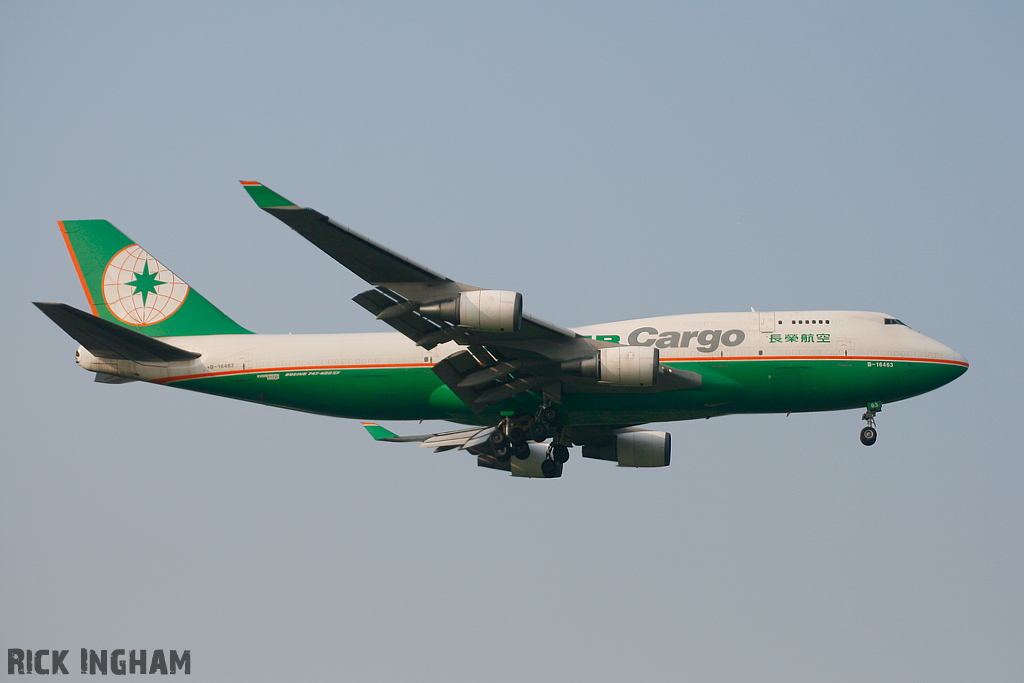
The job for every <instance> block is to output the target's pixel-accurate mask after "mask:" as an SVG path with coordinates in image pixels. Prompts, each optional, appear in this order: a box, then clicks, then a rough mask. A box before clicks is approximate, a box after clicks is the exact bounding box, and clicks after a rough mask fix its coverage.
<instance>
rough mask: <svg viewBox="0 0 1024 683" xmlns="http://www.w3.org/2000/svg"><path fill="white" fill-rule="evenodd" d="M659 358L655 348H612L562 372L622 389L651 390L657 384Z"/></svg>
mask: <svg viewBox="0 0 1024 683" xmlns="http://www.w3.org/2000/svg"><path fill="white" fill-rule="evenodd" d="M659 359H660V356H659V352H658V349H656V348H654V347H653V346H612V347H609V348H606V349H600V350H599V351H598V352H597V353H596V354H595V355H593V356H591V357H590V358H577V359H576V360H569V361H565V362H563V363H562V371H563V372H567V373H571V374H577V375H583V376H584V377H592V378H593V379H596V380H597V381H599V382H602V383H604V384H614V385H616V386H621V387H650V386H654V385H655V384H657V382H658V372H659V368H660V366H659V362H660V360H659Z"/></svg>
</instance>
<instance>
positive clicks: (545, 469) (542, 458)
mask: <svg viewBox="0 0 1024 683" xmlns="http://www.w3.org/2000/svg"><path fill="white" fill-rule="evenodd" d="M547 453H548V447H547V444H542V443H531V444H530V456H529V457H528V458H526V459H525V460H520V459H519V458H517V457H515V456H512V459H511V460H508V461H507V462H499V461H498V459H497V458H495V457H494V456H493V455H478V456H477V457H476V464H477V465H479V466H480V467H489V468H491V469H492V470H505V471H506V472H511V473H512V476H513V477H532V478H535V479H557V478H558V477H560V476H562V464H561V463H559V462H555V461H554V460H548V459H547ZM545 463H548V464H545Z"/></svg>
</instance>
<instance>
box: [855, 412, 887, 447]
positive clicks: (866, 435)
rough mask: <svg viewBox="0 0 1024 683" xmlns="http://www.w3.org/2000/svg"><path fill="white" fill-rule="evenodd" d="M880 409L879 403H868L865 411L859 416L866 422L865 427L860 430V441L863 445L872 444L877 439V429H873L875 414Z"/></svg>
mask: <svg viewBox="0 0 1024 683" xmlns="http://www.w3.org/2000/svg"><path fill="white" fill-rule="evenodd" d="M881 409H882V404H881V403H869V404H868V410H867V412H866V413H864V414H863V415H862V416H861V419H862V420H866V421H867V423H868V426H867V427H865V428H864V429H862V430H860V442H861V443H862V444H864V445H865V446H871V445H874V443H875V440H876V439H878V430H877V429H875V414H876V413H878V411H880V410H881Z"/></svg>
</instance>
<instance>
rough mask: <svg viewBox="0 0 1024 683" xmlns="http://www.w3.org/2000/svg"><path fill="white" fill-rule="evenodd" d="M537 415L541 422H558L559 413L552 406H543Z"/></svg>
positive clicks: (547, 423)
mask: <svg viewBox="0 0 1024 683" xmlns="http://www.w3.org/2000/svg"><path fill="white" fill-rule="evenodd" d="M537 417H539V418H540V421H541V422H543V423H544V424H546V425H549V426H550V425H554V424H555V423H556V422H558V417H559V415H558V411H557V410H556V409H554V408H552V407H551V406H547V407H545V408H541V409H540V413H539V414H538V415H537Z"/></svg>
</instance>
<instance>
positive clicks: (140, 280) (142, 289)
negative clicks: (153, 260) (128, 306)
mask: <svg viewBox="0 0 1024 683" xmlns="http://www.w3.org/2000/svg"><path fill="white" fill-rule="evenodd" d="M159 274H160V271H157V272H155V273H150V272H149V261H146V265H144V266H142V272H141V273H135V279H134V280H132V281H131V282H126V283H125V284H126V285H128V286H129V287H134V288H135V291H134V292H132V296H135V295H136V294H141V295H142V307H143V308H145V307H146V297H147V296H149V295H150V294H153V295H155V294H156V288H157V287H159V286H160V285H165V284H167V283H166V282H162V281H161V280H157V279H156V276H157V275H159Z"/></svg>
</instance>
